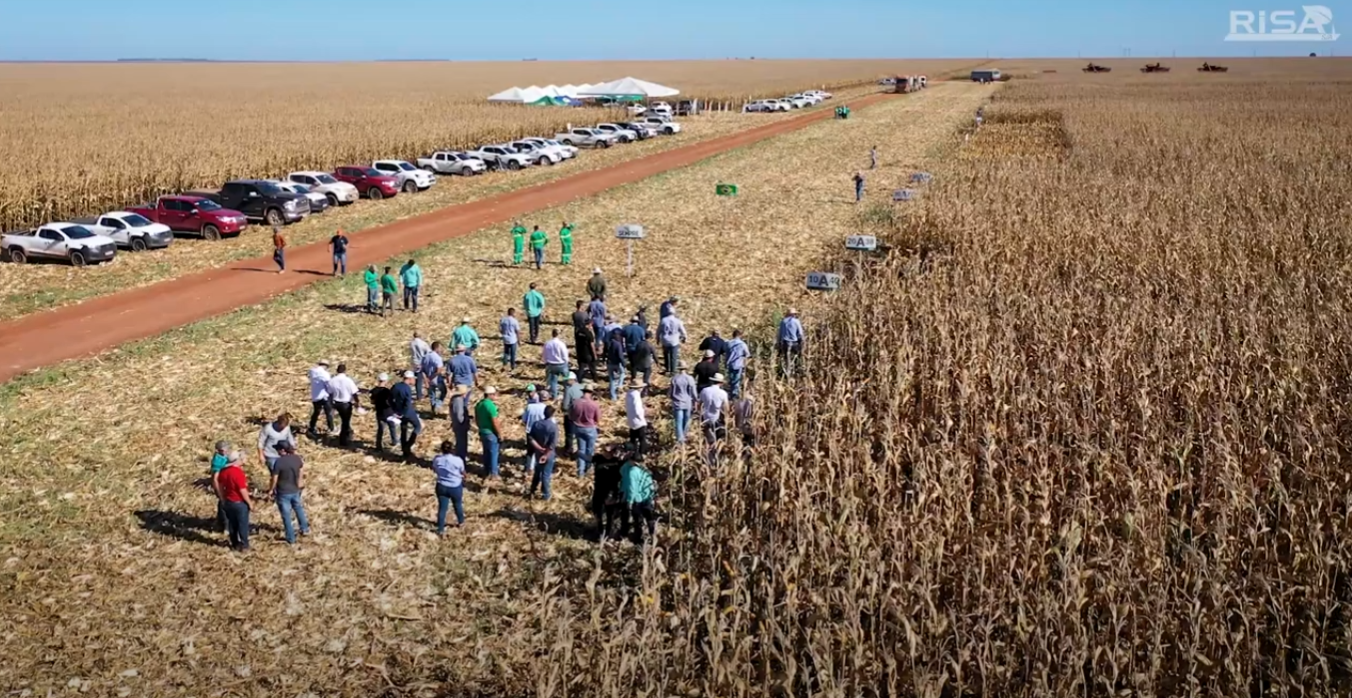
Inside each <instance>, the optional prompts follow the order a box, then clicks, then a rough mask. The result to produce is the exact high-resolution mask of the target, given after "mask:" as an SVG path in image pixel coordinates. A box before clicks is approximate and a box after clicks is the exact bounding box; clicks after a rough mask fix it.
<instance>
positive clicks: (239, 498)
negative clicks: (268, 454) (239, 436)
mask: <svg viewBox="0 0 1352 698" xmlns="http://www.w3.org/2000/svg"><path fill="white" fill-rule="evenodd" d="M240 460H241V459H239V458H234V459H230V460H229V461H228V462H227V464H226V466H225V467H224V468H223V469H221V472H220V474H218V475H217V476H216V487H217V490H216V491H217V492H219V493H220V495H219V496H220V498H221V502H222V506H224V507H225V531H226V535H227V536H228V538H229V541H230V549H231V550H234V551H236V552H241V553H242V552H247V551H248V550H249V512H250V511H252V510H253V500H252V499H250V498H249V476H248V475H246V474H245V473H244V465H243V464H242V463H240Z"/></svg>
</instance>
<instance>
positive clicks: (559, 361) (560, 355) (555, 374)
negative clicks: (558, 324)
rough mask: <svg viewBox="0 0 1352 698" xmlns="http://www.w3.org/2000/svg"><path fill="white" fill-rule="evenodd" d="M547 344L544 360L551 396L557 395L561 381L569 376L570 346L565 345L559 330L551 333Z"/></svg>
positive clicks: (543, 355) (543, 353) (543, 354)
mask: <svg viewBox="0 0 1352 698" xmlns="http://www.w3.org/2000/svg"><path fill="white" fill-rule="evenodd" d="M550 334H551V336H550V338H549V341H548V342H545V346H544V351H543V352H542V358H543V360H544V362H545V380H546V381H547V382H548V383H549V394H550V395H557V394H558V392H559V380H560V379H562V378H565V377H567V375H568V345H567V344H564V343H563V338H561V337H559V331H558V330H557V329H555V330H552V331H551V332H550Z"/></svg>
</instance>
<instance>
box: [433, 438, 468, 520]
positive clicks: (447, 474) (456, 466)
mask: <svg viewBox="0 0 1352 698" xmlns="http://www.w3.org/2000/svg"><path fill="white" fill-rule="evenodd" d="M437 450H438V451H439V453H437V455H436V456H435V457H434V458H432V472H433V473H435V474H436V477H437V486H436V492H437V535H438V536H444V535H446V513H447V510H448V509H450V508H451V506H452V505H454V506H455V526H456V528H459V527H461V526H464V525H465V459H464V458H461V457H460V456H459V455H456V454H455V453H454V451H455V446H454V445H452V444H451V442H450V441H442V442H441V447H440V448H438V449H437Z"/></svg>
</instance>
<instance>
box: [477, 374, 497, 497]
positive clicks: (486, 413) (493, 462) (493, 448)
mask: <svg viewBox="0 0 1352 698" xmlns="http://www.w3.org/2000/svg"><path fill="white" fill-rule="evenodd" d="M497 394H498V389H497V388H494V387H493V386H491V385H490V386H488V387H487V388H484V399H482V400H480V401H479V404H477V405H475V406H474V423H475V425H476V426H478V427H479V441H481V442H482V443H483V446H484V474H485V475H487V476H488V477H491V478H494V479H497V477H498V446H499V443H500V439H501V438H502V425H501V423H500V422H499V421H498V403H496V402H494V401H493V396H494V395H497Z"/></svg>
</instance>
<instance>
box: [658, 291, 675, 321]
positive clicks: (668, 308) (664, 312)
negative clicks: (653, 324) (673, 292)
mask: <svg viewBox="0 0 1352 698" xmlns="http://www.w3.org/2000/svg"><path fill="white" fill-rule="evenodd" d="M680 302H681V299H680V298H677V297H676V296H672V297H670V298H668V299H667V300H666V301H665V302H663V303H662V305H661V307H659V308H658V309H657V321H658V322H659V323H661V322H662V318H665V317H666V316H668V315H673V314H675V313H676V305H677V304H678V303H680Z"/></svg>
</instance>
